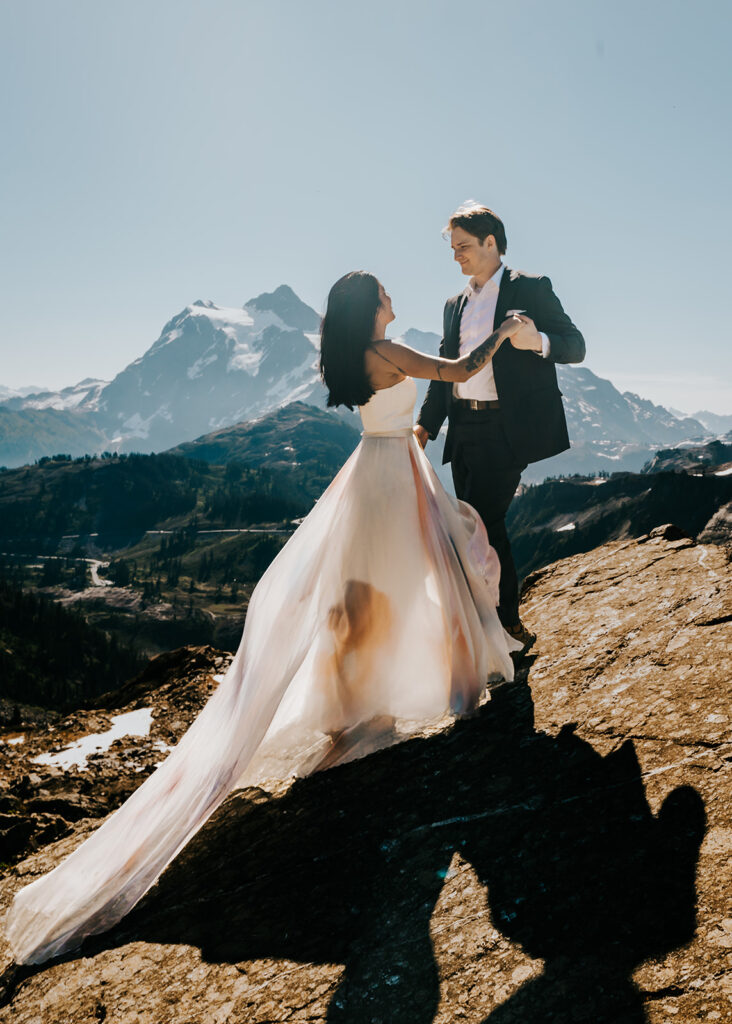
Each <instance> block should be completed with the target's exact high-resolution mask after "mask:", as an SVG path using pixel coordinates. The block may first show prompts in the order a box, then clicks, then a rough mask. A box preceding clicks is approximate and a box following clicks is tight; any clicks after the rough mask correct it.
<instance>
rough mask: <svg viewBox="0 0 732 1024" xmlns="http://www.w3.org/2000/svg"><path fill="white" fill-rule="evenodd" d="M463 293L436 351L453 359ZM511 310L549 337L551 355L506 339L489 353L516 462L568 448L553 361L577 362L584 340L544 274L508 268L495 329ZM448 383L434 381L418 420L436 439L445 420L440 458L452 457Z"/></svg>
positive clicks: (449, 309)
mask: <svg viewBox="0 0 732 1024" xmlns="http://www.w3.org/2000/svg"><path fill="white" fill-rule="evenodd" d="M465 302H466V298H465V295H464V293H461V294H460V295H456V296H454V297H453V298H452V299H448V300H447V302H446V303H445V312H444V317H443V337H442V342H441V343H440V355H441V356H444V357H446V358H447V359H457V358H458V356H459V354H460V319H461V317H462V314H463V308H464V306H465ZM509 309H522V310H525V311H526V315H527V316H530V317H531V319H532V320H533V321H534V323H535V324H536V328H537V330H539V331H542V332H543V333H544V334H546V335H547V337H548V338H549V356H548V358H546V359H544V358H543V357H542V356H541V354H537V353H536V352H527V351H523V350H521V349H517V348H514V347H513V345H512V344H511V342H510V341H504V342H503V344H502V345H501V347H500V348H499V350H498V352H496V354H495V356H494V357H493V375H494V377H495V383H496V391H497V392H498V401H499V402H500V406H501V417H502V420H503V425H504V429H505V431H506V437H507V439H508V443H509V444H510V446H511V448H512V450H513V452H514V454H515V455H516V459H517V462H518V463H520V464H522V465H525V464H527V463H529V462H538V461H539V460H540V459H547V458H549V456H551V455H557V454H558V453H559V452H563V451H566V449H567V448H569V436H568V434H567V421H566V419H565V417H564V407H563V405H562V393H561V391H560V390H559V385H558V384H557V371H556V370H555V368H554V364H555V363H581V362H582V360H583V359H584V357H585V340H584V338H583V337H582V335H581V333H580V332H579V331H578V330H577V328H576V327H575V326H574V324H573V323H572V321H571V320H570V319H569V317H568V316H567V314H566V313H565V312H564V310H563V309H562V304H561V302H560V301H559V299H558V298H557V297H556V295H555V294H554V292H553V290H552V284H551V281H550V280H549V278H548V277H536V276H532V275H530V274H522V273H521V272H520V271H518V270H510V269H509V268H508V267H506V268H505V269H504V271H503V277H502V278H501V283H500V286H499V289H498V300H497V303H496V314H495V318H494V320H493V329H494V330H495V328H496V327H498V326H499V324H501V323H502V322H503V321H504V320H505V319H506V313H507V311H508V310H509ZM452 388H453V386H452V384H451V383H449V382H446V381H445V382H443V381H438V380H433V381H432V382H431V384H430V386H429V388H428V390H427V395H426V397H425V400H424V402H423V404H422V408H421V410H420V413H419V418H418V423H420V424H421V425H422V426H423V427H424V428H425V430H426V431H427V433H428V434H429V435H430V437H431V438H432V439H433V440H434V439H435V438H436V437H437V434H438V432H439V430H440V427H441V426H442V424H443V423H444V421H445V418H447V420H448V427H447V439H446V441H445V454H444V456H443V460H442V461H443V462H449V461H450V459H451V457H452V448H453V438H452V429H451V428H452V426H453V419H454V417H453V415H451V414H452V413H454V411H455V407H454V406H453V399H452Z"/></svg>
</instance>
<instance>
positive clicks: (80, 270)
mask: <svg viewBox="0 0 732 1024" xmlns="http://www.w3.org/2000/svg"><path fill="white" fill-rule="evenodd" d="M731 46H732V5H731V4H730V3H729V0H697V2H695V3H693V4H692V3H691V2H690V0H688V2H679V0H662V2H661V0H602V2H598V0H553V2H547V0H514V2H512V3H508V2H506V0H501V2H494V0H488V2H482V3H480V2H478V3H472V4H463V5H460V4H456V3H454V2H451V3H448V2H429V0H422V2H419V3H418V2H413V0H404V2H400V0H390V2H389V0H370V2H368V3H365V2H364V3H359V4H354V3H349V2H343V0H341V2H337V0H205V2H203V0H144V2H140V0H125V2H124V3H123V2H114V3H113V2H111V0H64V2H60V0H53V2H49V0H20V2H18V0H3V2H2V3H0V111H1V114H0V116H1V118H2V136H1V138H2V146H0V231H1V232H2V239H3V246H2V266H1V267H0V289H1V290H2V294H1V295H0V384H4V385H6V386H9V387H17V386H22V385H26V384H32V383H38V384H47V385H49V386H53V387H59V386H63V385H66V384H71V383H73V382H75V381H77V380H79V379H81V378H82V377H85V376H98V377H104V378H110V377H112V376H113V375H114V374H115V373H116V372H117V371H118V370H120V369H122V367H123V366H124V365H126V364H127V363H128V362H130V361H131V360H132V359H134V358H136V357H137V356H139V355H141V354H142V352H143V351H144V350H145V349H146V348H147V347H149V345H150V344H152V342H153V341H154V340H155V339H156V337H157V336H158V334H159V332H160V329H161V327H162V325H163V323H164V322H165V321H166V320H168V319H169V318H170V317H171V316H172V315H173V314H174V313H176V312H178V311H179V310H180V309H181V308H182V307H183V306H185V305H186V304H187V303H189V302H192V301H193V300H195V299H198V298H204V299H213V300H214V302H217V303H219V304H222V305H241V304H242V303H243V302H245V301H246V300H247V299H248V298H250V297H252V296H253V295H256V294H258V293H259V292H261V291H270V290H272V289H273V288H274V287H276V286H277V285H278V284H280V283H281V282H287V283H288V284H290V285H291V286H292V287H293V288H294V289H295V291H297V292H298V294H300V295H301V297H302V298H303V299H305V301H307V302H308V303H310V304H311V305H313V306H316V307H317V308H322V305H323V302H324V299H325V296H326V295H327V292H328V289H329V287H330V285H331V284H332V282H333V281H334V280H335V279H336V278H337V277H339V276H340V275H341V274H342V273H344V272H345V271H347V270H350V269H354V268H357V267H363V268H366V269H369V270H373V271H374V272H375V273H376V274H378V275H379V276H380V277H381V278H382V280H383V281H384V283H385V285H386V287H387V288H388V290H389V291H390V292H391V294H392V297H393V300H394V307H395V310H396V312H397V316H398V319H397V322H396V323H395V325H394V330H395V333H397V332H399V331H402V330H405V329H406V328H407V327H419V328H421V329H423V330H434V331H438V330H439V329H440V323H441V310H442V305H443V303H444V300H445V298H447V297H448V296H449V295H452V294H454V293H455V292H457V291H459V290H460V288H461V287H462V286H463V284H464V279H463V278H462V277H461V275H460V274H459V271H458V269H457V267H456V266H455V265H454V264H453V263H452V262H451V253H450V250H449V245H448V243H447V242H445V241H443V239H442V238H441V237H440V228H441V227H442V225H443V223H444V222H445V220H446V218H447V216H448V215H449V214H450V212H451V211H452V210H453V209H454V207H455V206H457V205H458V204H459V203H460V202H461V201H462V200H464V199H466V198H468V197H474V198H476V199H478V200H479V201H482V202H485V203H487V204H488V205H489V206H492V207H493V208H494V209H495V210H496V211H497V212H498V213H499V214H500V215H501V216H502V217H503V219H504V220H505V222H506V226H507V231H508V240H509V249H508V254H507V263H508V264H509V265H510V266H516V267H519V268H521V269H523V270H527V271H529V272H535V273H540V272H541V273H546V274H549V276H550V277H551V278H552V280H553V282H554V285H555V289H556V291H557V293H558V294H559V296H560V298H561V299H562V301H563V302H564V305H565V307H566V309H567V310H568V312H569V313H570V314H571V315H572V317H573V318H574V319H575V321H576V322H577V324H578V325H579V326H580V327H581V328H582V330H583V331H584V333H585V335H586V338H587V343H588V355H587V365H588V366H589V367H590V368H591V369H593V370H594V371H595V372H597V373H600V374H602V375H603V376H608V377H610V379H611V380H613V381H614V382H615V383H617V384H618V385H619V386H621V387H623V388H630V389H632V390H636V391H639V392H641V393H642V394H643V395H645V396H646V397H649V398H652V399H654V400H655V401H663V402H665V403H666V404H670V405H674V406H677V407H680V408H682V409H685V410H687V411H693V410H694V409H696V408H699V407H706V408H709V409H712V410H714V411H717V412H732V344H731V342H732V338H731V337H730V335H731V333H732V332H731V331H730V326H729V324H730V304H731V303H730V284H729V276H730V259H729V243H730V237H731V235H732V213H731V208H730V198H729V178H730V168H731V166H732V141H731V139H730V132H729V120H730V98H731V95H730V94H731V91H732V90H731V88H730V82H731V75H730V71H729V70H728V68H729V53H730V48H731Z"/></svg>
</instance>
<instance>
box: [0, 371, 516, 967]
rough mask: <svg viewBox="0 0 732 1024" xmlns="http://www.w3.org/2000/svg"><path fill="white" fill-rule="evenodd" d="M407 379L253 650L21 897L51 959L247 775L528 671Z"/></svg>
mask: <svg viewBox="0 0 732 1024" xmlns="http://www.w3.org/2000/svg"><path fill="white" fill-rule="evenodd" d="M415 399H416V385H415V383H414V381H413V380H412V379H411V378H405V379H404V380H402V381H400V382H399V383H397V384H395V385H394V386H393V387H390V388H386V389H384V390H381V391H377V392H376V393H375V394H374V396H373V397H372V398H371V399H370V401H369V402H368V403H367V404H366V405H365V406H363V407H362V408H361V409H360V413H361V419H362V422H363V427H364V433H363V439H362V441H361V443H360V444H359V445H358V447H357V448H356V450H355V451H354V453H353V454H352V455H351V457H350V458H349V459H348V461H347V462H346V464H345V465H344V466H343V468H342V469H341V470H340V472H339V473H338V475H337V476H336V477H335V479H334V480H333V482H332V483H331V484H330V486H329V487H328V489H327V490H326V491H325V493H324V494H323V495H322V497H321V498H320V499H319V500H318V501H317V502H316V504H315V507H314V508H313V510H312V511H311V512H310V514H309V515H308V516H307V517H306V519H305V520H304V521H303V523H302V525H301V526H300V527H299V528H298V530H297V531H296V532H295V533H294V534H293V536H292V537H291V538H290V540H289V541H288V543H287V544H286V545H285V547H284V548H283V549H282V550H281V551H280V553H279V554H278V555H277V557H276V558H275V560H274V561H273V562H272V564H271V565H270V567H269V569H268V570H267V571H266V572H265V574H264V576H263V577H262V578H261V580H260V581H259V583H258V585H257V587H256V589H255V591H254V593H253V595H252V598H251V601H250V603H249V608H248V611H247V617H246V624H245V627H244V632H243V635H242V639H241V643H240V645H239V649H238V651H237V654H236V657H235V658H234V661H233V662H232V664H231V667H230V668H229V670H228V672H227V673H226V675H225V677H224V678H223V680H222V681H221V683H220V685H219V687H218V689H217V690H216V692H215V693H214V694H213V695H212V697H211V699H210V700H209V701H208V703H207V704H206V706H205V707H204V708H203V710H202V711H201V713H200V714H199V716H198V718H197V719H196V720H195V722H194V723H193V724H192V725H191V727H190V728H189V729H188V731H187V732H186V734H185V735H184V736H183V737H182V739H181V740H180V742H179V743H178V745H177V746H176V747H175V749H174V750H173V751H172V752H171V753H170V754H169V756H168V757H167V759H166V760H165V761H164V762H163V763H162V764H161V765H160V766H159V767H158V768H157V769H156V770H155V771H154V772H153V774H152V775H151V776H150V777H149V778H148V779H147V780H146V781H145V782H144V783H143V784H142V785H141V786H140V787H139V789H137V790H136V791H135V792H134V793H133V794H132V796H131V797H130V798H129V799H128V800H127V801H126V802H125V803H124V804H123V805H122V806H121V807H120V808H119V809H118V810H117V811H115V812H114V813H113V814H112V815H111V816H110V817H109V818H108V819H107V820H106V821H105V822H104V823H103V824H102V825H101V826H100V827H99V828H98V829H97V831H96V832H94V833H93V834H92V835H91V836H90V837H89V838H88V839H87V840H86V841H85V842H83V843H82V844H81V845H80V846H79V847H78V848H77V849H76V850H74V852H73V853H71V854H70V855H69V856H68V857H67V858H66V860H64V861H63V862H62V863H61V864H59V865H58V867H56V868H55V869H54V870H53V871H51V872H49V873H48V874H47V875H45V876H43V877H42V878H39V879H37V880H36V881H34V882H32V883H31V884H30V885H28V886H26V888H24V889H22V890H21V891H20V892H19V893H18V894H17V895H16V897H15V899H14V902H13V904H12V906H11V908H10V911H9V913H8V915H7V917H6V919H5V932H6V935H7V938H8V940H9V942H10V944H11V946H12V949H13V952H14V955H15V957H16V960H17V962H18V963H41V962H42V961H44V960H47V959H49V958H50V957H52V956H56V955H59V954H61V953H64V952H66V951H68V950H71V949H74V948H76V947H77V946H79V945H80V944H81V942H82V940H83V938H84V937H85V936H87V935H92V934H95V933H98V932H102V931H105V930H107V929H108V928H110V927H111V926H112V925H113V924H115V923H116V922H117V921H119V920H120V918H122V917H123V916H124V915H125V914H126V913H127V912H128V911H129V910H130V909H131V908H132V907H133V905H134V904H135V903H137V901H138V900H139V899H140V898H141V897H142V896H143V895H144V893H145V892H147V890H148V889H149V888H150V886H151V885H153V883H154V882H155V880H156V879H157V878H158V877H159V875H160V874H161V872H162V871H163V870H164V868H165V867H166V865H167V864H169V863H170V861H171V860H173V858H174V857H175V856H176V854H177V853H178V852H179V851H180V850H181V849H182V847H183V846H185V844H186V843H187V842H188V841H189V840H190V839H191V837H192V836H193V835H194V834H195V833H196V832H197V831H198V829H199V828H200V827H201V826H202V825H203V824H204V822H205V821H206V819H207V818H208V817H209V816H210V815H211V814H212V812H213V811H214V810H215V809H216V807H218V806H219V804H220V803H221V802H222V801H223V800H224V799H225V797H226V796H227V795H228V794H229V793H230V792H231V791H232V789H234V788H236V787H237V786H240V785H243V784H247V783H248V782H252V781H259V780H261V779H262V778H264V777H267V776H272V775H276V776H278V777H279V778H287V777H288V776H289V775H290V774H293V773H299V774H304V773H307V772H308V771H313V770H315V769H317V768H318V767H325V766H329V765H332V764H335V763H337V762H338V761H342V760H346V759H348V758H349V757H356V756H361V755H362V754H363V753H366V752H368V751H369V750H372V749H375V748H376V747H377V746H384V745H385V744H386V743H390V742H394V741H395V740H396V739H399V738H402V737H404V736H405V735H408V733H409V731H410V729H413V728H414V727H415V726H416V725H419V724H421V725H423V724H424V723H425V721H427V720H431V719H435V718H439V717H441V716H443V715H445V714H446V713H453V714H460V713H463V712H467V711H469V710H470V709H472V708H473V707H474V706H475V704H476V703H477V702H478V700H479V699H480V697H481V696H482V695H483V693H484V692H485V688H486V683H487V682H488V681H490V679H491V678H498V677H503V678H505V679H512V678H513V665H512V662H511V658H510V651H511V650H513V649H515V648H517V647H518V646H519V645H518V644H516V643H515V642H514V641H512V640H511V638H510V637H508V635H507V634H506V633H505V632H504V630H503V628H502V626H501V624H500V622H499V620H498V616H497V614H496V604H497V601H498V577H499V564H498V558H497V556H496V554H495V552H494V551H493V549H492V548H491V547H490V546H489V544H488V538H487V536H486V533H485V529H484V527H483V525H482V523H481V521H480V519H479V518H478V515H477V513H476V512H475V511H474V510H473V509H472V508H471V507H470V506H469V505H466V504H465V503H464V502H460V501H457V500H456V499H454V498H452V497H450V496H449V495H447V494H446V493H445V491H444V489H443V488H442V485H441V484H440V483H439V481H438V479H437V477H436V476H435V474H434V471H433V470H432V467H431V466H430V463H429V461H428V460H427V458H426V456H425V455H424V453H423V451H422V449H421V447H420V445H419V443H418V442H417V440H416V438H415V436H414V434H413V432H412V418H413V410H414V403H415Z"/></svg>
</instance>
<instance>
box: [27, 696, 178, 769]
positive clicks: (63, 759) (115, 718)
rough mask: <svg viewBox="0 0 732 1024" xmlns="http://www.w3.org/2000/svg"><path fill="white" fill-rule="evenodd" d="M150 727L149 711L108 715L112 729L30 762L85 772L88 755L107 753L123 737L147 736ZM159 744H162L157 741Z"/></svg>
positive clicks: (93, 734)
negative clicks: (110, 716)
mask: <svg viewBox="0 0 732 1024" xmlns="http://www.w3.org/2000/svg"><path fill="white" fill-rule="evenodd" d="M151 725H152V708H138V709H137V710H136V711H127V712H125V713H124V714H122V715H112V727H111V729H107V731H106V732H93V733H90V735H89V736H82V737H81V739H79V740H74V742H73V743H70V744H69V745H68V747H64V749H63V750H59V751H55V752H51V753H47V754H39V755H38V757H33V758H31V760H32V761H33V762H34V763H35V764H48V765H56V766H57V767H59V768H63V769H65V770H66V771H68V769H69V768H80V769H84V768H86V759H87V758H88V757H89V755H90V754H98V753H101V752H102V751H104V750H108V749H109V748H110V747H111V745H112V744H113V743H114V741H115V740H118V739H121V738H122V737H123V736H147V735H148V734H149V732H150V726H151ZM158 742H162V741H158Z"/></svg>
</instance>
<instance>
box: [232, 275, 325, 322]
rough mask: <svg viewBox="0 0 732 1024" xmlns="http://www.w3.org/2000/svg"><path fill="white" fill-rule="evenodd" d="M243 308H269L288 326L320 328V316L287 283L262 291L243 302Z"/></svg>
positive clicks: (261, 309)
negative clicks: (269, 290) (271, 289)
mask: <svg viewBox="0 0 732 1024" xmlns="http://www.w3.org/2000/svg"><path fill="white" fill-rule="evenodd" d="M245 309H257V310H259V311H260V312H261V311H263V310H270V311H271V312H272V313H276V314H277V316H278V317H279V318H280V320H282V322H283V323H285V324H287V326H288V327H294V328H296V329H297V330H299V331H303V332H305V331H311V332H312V331H317V330H318V329H319V328H320V316H319V315H318V314H317V313H316V312H315V310H314V309H311V308H310V306H308V305H306V304H305V303H304V302H303V301H302V299H300V298H298V296H297V295H296V294H295V293H294V291H293V290H292V288H290V286H289V285H287V284H281V285H280V286H279V287H278V288H275V290H274V291H273V292H262V294H261V295H257V297H256V298H254V299H250V300H249V302H247V303H246V304H245Z"/></svg>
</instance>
